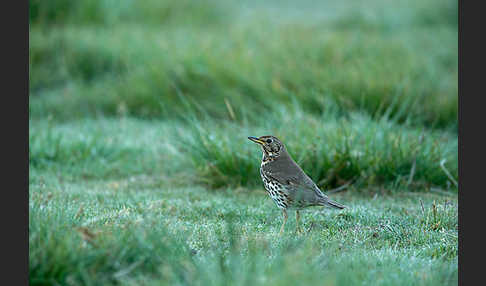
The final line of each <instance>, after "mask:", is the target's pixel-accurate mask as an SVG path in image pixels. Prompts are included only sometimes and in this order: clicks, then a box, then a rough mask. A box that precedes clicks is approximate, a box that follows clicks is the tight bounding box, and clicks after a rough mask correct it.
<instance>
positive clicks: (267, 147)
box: [248, 135, 345, 235]
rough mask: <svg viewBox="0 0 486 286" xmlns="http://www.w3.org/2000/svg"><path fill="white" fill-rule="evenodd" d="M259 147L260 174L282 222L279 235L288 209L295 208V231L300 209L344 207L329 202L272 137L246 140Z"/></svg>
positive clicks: (277, 140) (281, 145)
mask: <svg viewBox="0 0 486 286" xmlns="http://www.w3.org/2000/svg"><path fill="white" fill-rule="evenodd" d="M248 139H250V140H251V141H253V142H255V143H258V144H260V146H261V147H262V151H263V158H262V164H261V166H260V175H261V177H262V180H263V184H264V186H265V190H266V191H267V193H268V194H269V195H270V197H271V198H272V200H273V201H274V202H275V204H276V205H277V207H278V208H279V209H281V210H282V213H283V217H284V220H283V222H282V226H281V227H280V233H279V235H280V234H282V232H283V230H284V226H285V223H286V222H287V209H295V211H296V212H295V219H296V230H297V232H299V231H300V229H299V219H300V215H299V210H301V209H303V208H306V207H310V206H327V207H331V208H337V209H343V208H345V206H343V205H341V204H339V203H337V202H335V201H332V200H331V199H329V197H328V196H326V195H325V194H324V193H322V191H321V190H320V189H319V188H318V187H317V186H316V184H315V183H314V182H313V181H312V179H311V178H309V176H307V175H306V174H305V173H304V171H302V169H301V168H300V167H299V165H297V163H295V161H294V160H293V159H292V158H291V157H290V155H289V153H288V152H287V149H286V148H285V146H284V144H283V143H282V142H281V141H280V140H279V139H278V138H277V137H275V136H271V135H269V136H261V137H258V138H256V137H251V136H250V137H248Z"/></svg>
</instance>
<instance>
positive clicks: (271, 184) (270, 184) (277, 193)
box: [260, 163, 292, 209]
mask: <svg viewBox="0 0 486 286" xmlns="http://www.w3.org/2000/svg"><path fill="white" fill-rule="evenodd" d="M263 165H264V163H262V167H263ZM260 176H261V177H262V180H263V185H264V187H265V190H266V191H267V193H268V195H269V196H270V197H271V198H272V200H273V202H274V203H275V204H276V205H277V207H278V208H279V209H286V208H288V207H289V206H290V205H291V203H292V200H291V198H290V197H289V196H288V195H287V194H286V193H285V192H284V186H282V184H280V183H279V182H277V181H275V180H273V179H272V178H270V177H268V176H266V175H265V172H264V171H263V168H261V167H260Z"/></svg>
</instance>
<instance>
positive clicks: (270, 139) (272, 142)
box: [248, 135, 285, 159]
mask: <svg viewBox="0 0 486 286" xmlns="http://www.w3.org/2000/svg"><path fill="white" fill-rule="evenodd" d="M248 139H250V140H251V141H253V142H255V143H257V144H260V146H261V147H262V151H263V156H264V158H265V157H267V158H271V159H274V158H277V157H279V156H280V155H282V154H283V153H284V152H285V146H284V144H283V143H282V142H281V141H280V140H279V139H278V138H277V137H275V136H272V135H266V136H260V137H258V138H257V137H252V136H250V137H248Z"/></svg>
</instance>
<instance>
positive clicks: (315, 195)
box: [263, 161, 327, 204]
mask: <svg viewBox="0 0 486 286" xmlns="http://www.w3.org/2000/svg"><path fill="white" fill-rule="evenodd" d="M292 163H293V164H289V163H286V168H276V167H275V166H273V167H272V165H270V166H268V167H267V168H264V170H263V171H264V172H265V175H267V176H268V177H270V178H272V179H274V180H276V181H277V182H279V183H280V184H282V186H284V188H285V189H286V191H287V194H288V195H289V196H290V197H291V198H292V199H293V200H296V201H299V200H303V201H305V202H307V203H311V204H312V203H317V202H319V201H323V200H326V199H327V196H326V195H325V194H323V193H322V192H321V190H319V188H318V187H317V186H316V184H315V183H314V182H313V181H312V179H311V178H309V176H307V175H306V174H305V173H304V171H303V170H302V169H301V168H300V167H299V166H298V165H297V164H296V163H295V162H293V161H292Z"/></svg>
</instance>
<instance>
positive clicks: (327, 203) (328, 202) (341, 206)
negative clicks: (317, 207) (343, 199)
mask: <svg viewBox="0 0 486 286" xmlns="http://www.w3.org/2000/svg"><path fill="white" fill-rule="evenodd" d="M324 205H325V206H329V207H332V208H336V209H344V208H345V206H343V205H342V204H340V203H337V202H335V201H331V200H327V201H326V202H325V204H324Z"/></svg>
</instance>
